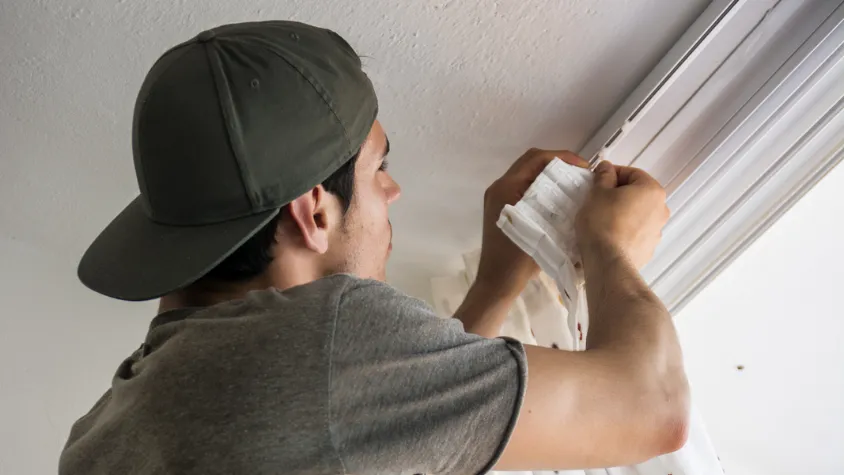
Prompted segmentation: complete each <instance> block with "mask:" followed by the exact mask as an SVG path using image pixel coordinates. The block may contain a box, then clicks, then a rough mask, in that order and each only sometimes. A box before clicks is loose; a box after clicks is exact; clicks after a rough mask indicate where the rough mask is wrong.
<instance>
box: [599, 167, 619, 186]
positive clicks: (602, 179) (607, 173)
mask: <svg viewBox="0 0 844 475" xmlns="http://www.w3.org/2000/svg"><path fill="white" fill-rule="evenodd" d="M595 185H596V186H598V187H601V188H615V187H616V186H618V174H617V173H616V171H615V167H614V166H613V164H612V163H610V162H608V161H606V160H604V161H602V162H601V163H599V164H598V166H597V167H595Z"/></svg>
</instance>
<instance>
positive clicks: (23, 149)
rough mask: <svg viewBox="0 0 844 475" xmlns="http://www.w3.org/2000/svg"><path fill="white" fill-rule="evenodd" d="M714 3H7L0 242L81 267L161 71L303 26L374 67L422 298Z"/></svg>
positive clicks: (413, 284) (406, 282) (401, 268)
mask: <svg viewBox="0 0 844 475" xmlns="http://www.w3.org/2000/svg"><path fill="white" fill-rule="evenodd" d="M706 3H708V2H706V1H704V0H637V1H623V0H590V1H578V0H569V1H558V0H529V1H503V0H500V1H473V2H468V1H456V0H439V1H426V2H423V1H416V2H400V1H377V0H357V1H337V0H335V1H314V0H309V1H303V0H287V1H277V0H273V1H266V0H259V1H249V2H229V1H225V0H215V1H208V2H199V1H189V0H178V1H173V0H154V1H151V0H145V1H140V0H137V1H133V0H89V1H82V0H3V2H2V3H0V32H1V33H0V35H2V41H0V65H2V68H0V84H2V89H0V158H1V159H2V160H0V233H2V237H4V238H6V239H10V240H14V241H22V242H23V243H25V244H27V245H29V246H33V247H36V248H38V249H40V250H42V251H43V252H46V253H49V254H52V255H54V256H55V257H56V258H57V259H62V260H68V261H74V262H75V261H77V260H78V258H79V257H80V255H81V253H82V252H83V251H84V249H85V247H86V246H87V244H88V243H89V242H90V241H91V240H92V239H93V238H94V237H95V236H96V234H97V233H98V232H99V231H100V229H102V227H103V226H104V225H105V224H106V223H107V222H108V221H109V220H110V219H111V218H112V217H113V216H114V215H115V214H116V213H117V212H118V211H119V210H120V209H122V207H123V206H124V205H125V204H126V203H128V202H129V201H130V200H131V199H132V198H133V197H134V196H135V194H136V193H137V186H136V183H135V178H134V174H133V166H132V161H131V148H130V124H131V114H132V106H133V103H134V99H135V94H136V92H137V90H138V88H139V86H140V84H141V81H142V79H143V77H144V75H145V73H146V71H147V69H148V68H149V67H150V66H151V64H152V63H153V61H154V60H155V59H156V58H157V57H158V56H159V55H160V54H161V53H162V52H163V51H164V50H166V49H167V48H168V47H170V46H172V45H173V44H175V43H177V42H180V41H183V40H185V39H187V38H189V37H191V36H193V35H195V34H196V33H198V32H199V31H201V30H203V29H207V28H210V27H213V26H216V25H218V24H221V23H227V22H234V21H244V20H256V19H294V20H299V21H304V22H309V23H313V24H316V25H320V26H325V27H328V28H331V29H334V30H335V31H337V32H339V33H340V34H341V35H343V36H344V37H346V38H347V39H348V40H349V42H350V43H351V44H352V45H353V46H354V47H355V48H356V49H357V50H358V52H359V53H360V54H361V55H364V56H366V58H365V60H364V63H365V67H366V70H367V71H368V72H369V74H370V76H371V77H372V79H373V81H374V82H375V84H376V88H377V90H378V93H379V96H380V103H381V108H380V110H381V117H380V119H381V121H382V123H383V124H384V126H385V127H386V129H387V131H388V134H389V136H390V140H391V142H392V144H393V150H394V152H393V156H392V159H391V166H392V170H393V172H394V175H395V177H396V179H397V180H398V181H399V183H400V184H401V185H402V186H403V189H404V195H403V199H402V200H401V201H400V202H399V203H398V204H397V205H396V207H395V210H394V212H393V224H394V227H395V230H396V235H395V242H394V246H395V249H396V251H395V252H394V254H393V262H392V264H391V267H390V277H391V280H392V281H393V282H394V283H396V284H398V285H399V286H400V287H403V288H405V289H406V290H409V291H411V292H414V293H417V294H420V295H421V296H425V294H426V292H427V279H428V278H429V277H430V276H431V275H436V274H443V273H448V272H450V271H451V270H452V268H451V267H450V265H452V264H453V263H455V261H456V259H457V257H458V256H459V255H460V254H461V253H462V252H465V251H468V250H470V249H472V248H474V247H476V246H477V245H478V244H479V243H480V215H481V201H482V200H481V198H482V194H483V190H484V188H485V186H486V185H487V184H488V183H489V182H491V181H492V180H493V179H494V178H495V177H497V176H498V174H500V173H501V172H502V171H503V170H504V169H505V168H506V167H507V166H508V165H509V164H510V163H511V162H512V161H513V160H514V159H515V158H516V157H517V156H518V155H520V153H521V152H522V151H523V150H525V149H526V148H528V147H530V146H539V147H555V148H557V147H560V148H563V147H565V148H571V149H577V148H578V147H579V146H580V145H581V144H583V142H584V141H585V140H586V139H587V138H588V136H589V134H590V133H591V132H592V131H593V130H594V129H595V128H596V127H598V126H599V125H600V124H601V122H602V119H604V118H605V117H606V116H607V115H608V114H609V113H611V112H612V110H613V108H614V106H615V105H616V104H617V103H619V101H620V100H622V99H623V98H624V96H625V94H626V93H627V92H629V91H630V90H631V89H632V88H633V87H634V86H635V85H636V84H637V82H638V81H639V80H640V79H641V78H642V77H643V76H644V74H646V73H647V72H648V71H649V69H650V68H651V67H652V66H653V65H654V64H655V62H656V61H658V59H659V58H660V57H661V56H662V54H663V53H664V52H665V51H666V50H667V49H668V48H669V47H670V46H671V44H672V43H673V41H674V40H675V39H676V38H677V37H678V36H679V34H681V33H682V31H683V30H684V29H685V28H686V26H688V25H689V24H690V22H691V21H693V20H694V18H695V17H696V16H697V14H698V13H699V12H700V11H701V10H702V8H703V7H705V4H706ZM71 278H72V277H71Z"/></svg>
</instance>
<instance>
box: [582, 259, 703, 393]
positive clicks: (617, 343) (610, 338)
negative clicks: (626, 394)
mask: <svg viewBox="0 0 844 475" xmlns="http://www.w3.org/2000/svg"><path fill="white" fill-rule="evenodd" d="M583 262H584V272H585V274H586V292H587V298H588V301H589V332H588V335H587V341H586V348H587V350H596V351H601V352H605V353H609V354H612V355H615V356H617V360H618V361H620V362H621V363H622V364H624V365H628V370H629V371H632V372H635V373H638V374H639V375H641V376H642V378H646V380H647V381H658V382H659V383H660V384H665V385H666V388H668V390H670V391H671V392H672V394H673V396H676V397H678V398H687V397H688V394H687V393H688V388H687V382H686V377H685V373H684V371H683V356H682V352H681V350H680V343H679V341H678V339H677V333H676V331H675V329H674V324H673V322H672V320H671V315H670V314H669V312H668V310H667V309H666V308H665V306H664V305H663V303H662V302H661V301H660V300H659V298H658V297H657V296H656V295H655V294H654V293H653V292H652V291H651V290H650V288H649V287H648V285H647V283H645V281H644V279H643V278H642V276H641V275H640V274H639V271H638V270H636V268H635V266H634V265H633V264H632V262H630V260H629V259H628V258H627V257H626V256H625V255H624V254H623V253H622V252H620V251H618V250H617V249H616V248H614V247H613V246H611V245H603V244H591V245H587V246H585V247H584V249H583ZM675 391H676V392H675Z"/></svg>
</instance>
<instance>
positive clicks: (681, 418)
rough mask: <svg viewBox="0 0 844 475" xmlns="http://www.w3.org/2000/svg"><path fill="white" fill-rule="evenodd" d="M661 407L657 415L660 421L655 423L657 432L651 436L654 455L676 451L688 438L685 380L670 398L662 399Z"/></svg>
mask: <svg viewBox="0 0 844 475" xmlns="http://www.w3.org/2000/svg"><path fill="white" fill-rule="evenodd" d="M662 409H663V410H662V411H659V412H660V414H659V416H657V417H658V420H659V421H660V422H659V423H658V424H656V429H657V431H656V432H657V433H656V434H654V438H653V440H654V449H655V451H656V455H663V454H668V453H671V452H676V451H678V450H680V449H681V448H683V446H685V445H686V441H687V440H688V439H689V425H690V420H689V419H690V414H689V410H690V407H689V388H688V385H687V384H685V382H683V384H680V385H679V387H678V388H677V389H676V390H675V391H674V392H673V394H672V395H671V397H670V398H668V399H667V400H665V399H663V404H662Z"/></svg>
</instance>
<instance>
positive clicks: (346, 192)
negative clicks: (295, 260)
mask: <svg viewBox="0 0 844 475" xmlns="http://www.w3.org/2000/svg"><path fill="white" fill-rule="evenodd" d="M359 154H360V151H358V153H356V154H355V155H354V156H353V157H352V158H351V159H349V161H347V162H346V163H344V164H343V166H341V167H340V168H338V169H337V171H335V172H334V173H332V174H331V176H330V177H328V178H327V179H326V180H325V181H323V182H322V186H323V187H324V188H325V190H326V191H328V192H329V193H331V194H333V195H335V196H337V198H339V199H340V202H341V203H342V205H343V213H345V212H346V211H348V210H349V207H350V206H351V204H352V195H353V194H354V186H355V162H357V159H358V155H359ZM286 208H287V205H285V206H284V207H282V208H281V209H280V210H279V212H278V214H276V215H275V216H274V217H273V219H271V220H270V221H269V222H267V224H265V225H264V227H262V228H261V229H260V230H258V232H257V233H255V234H254V235H253V236H252V237H251V238H249V240H247V241H246V242H244V243H243V244H241V245H240V247H238V248H237V249H235V251H234V252H232V253H231V254H229V256H228V257H226V258H225V259H223V261H222V262H220V263H219V264H217V266H216V267H214V268H213V269H211V270H210V271H209V272H208V273H206V274H205V275H204V276H203V277H202V279H208V280H214V281H221V282H239V281H244V280H249V279H251V278H253V277H256V276H258V275H260V274H261V273H262V272H264V271H265V270H267V267H268V266H269V265H270V263H271V262H272V261H273V254H272V248H273V245H275V243H276V240H275V233H276V228H277V227H278V221H279V220H280V219H281V216H282V215H283V214H284V213H285V212H286Z"/></svg>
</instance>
